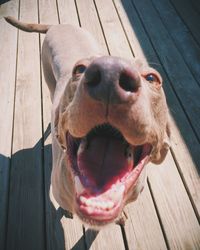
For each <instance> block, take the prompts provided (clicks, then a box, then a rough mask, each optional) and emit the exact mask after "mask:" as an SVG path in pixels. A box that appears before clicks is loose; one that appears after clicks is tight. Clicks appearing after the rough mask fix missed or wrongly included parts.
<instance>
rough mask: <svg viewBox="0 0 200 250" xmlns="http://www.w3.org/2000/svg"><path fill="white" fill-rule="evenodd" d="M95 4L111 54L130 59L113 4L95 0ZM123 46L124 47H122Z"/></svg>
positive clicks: (127, 45)
mask: <svg viewBox="0 0 200 250" xmlns="http://www.w3.org/2000/svg"><path fill="white" fill-rule="evenodd" d="M96 6H97V9H98V13H99V16H100V20H101V23H102V26H103V30H104V33H105V36H106V41H107V44H109V46H108V47H109V51H110V54H111V55H112V56H119V57H125V58H127V59H132V58H133V55H132V52H131V50H130V49H129V44H128V41H127V39H126V37H125V36H124V31H123V29H122V26H121V23H120V20H119V18H118V16H117V13H116V12H115V11H113V8H114V5H113V3H112V2H111V1H108V2H107V1H104V0H103V1H100V0H97V1H96ZM123 48H125V49H123Z"/></svg>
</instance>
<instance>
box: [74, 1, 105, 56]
mask: <svg viewBox="0 0 200 250" xmlns="http://www.w3.org/2000/svg"><path fill="white" fill-rule="evenodd" d="M76 2H77V8H78V13H79V18H80V22H81V27H83V28H84V29H86V30H87V31H89V32H90V33H91V34H92V35H93V36H94V37H95V39H96V41H97V42H98V44H99V45H100V46H101V48H102V52H103V54H104V55H107V54H108V48H107V46H106V42H105V39H104V35H103V31H102V28H101V24H100V22H99V19H98V14H97V12H96V8H95V4H94V3H93V2H92V1H91V0H85V1H84V2H83V1H82V0H77V1H76Z"/></svg>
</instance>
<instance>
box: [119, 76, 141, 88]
mask: <svg viewBox="0 0 200 250" xmlns="http://www.w3.org/2000/svg"><path fill="white" fill-rule="evenodd" d="M119 86H120V87H121V88H122V89H123V90H125V91H127V92H132V93H133V92H137V91H138V89H139V87H140V79H139V77H137V76H135V75H133V74H131V73H128V72H122V73H121V75H120V78H119Z"/></svg>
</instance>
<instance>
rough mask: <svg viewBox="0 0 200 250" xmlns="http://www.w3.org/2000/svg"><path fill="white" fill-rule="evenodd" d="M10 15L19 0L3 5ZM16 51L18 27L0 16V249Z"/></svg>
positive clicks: (2, 12) (0, 246) (2, 10)
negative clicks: (12, 25) (14, 26)
mask: <svg viewBox="0 0 200 250" xmlns="http://www.w3.org/2000/svg"><path fill="white" fill-rule="evenodd" d="M6 15H13V16H15V17H17V16H18V1H15V2H12V4H4V5H2V7H1V8H0V17H3V16H6ZM16 54H17V30H16V29H14V28H13V27H11V26H10V25H8V24H7V23H6V22H5V20H4V19H3V18H0V55H1V56H0V65H1V71H0V86H1V87H0V107H1V111H2V112H1V115H0V232H1V233H0V249H4V248H5V238H6V228H7V212H8V195H9V175H10V158H11V150H12V149H11V147H12V131H13V111H14V95H15V69H16Z"/></svg>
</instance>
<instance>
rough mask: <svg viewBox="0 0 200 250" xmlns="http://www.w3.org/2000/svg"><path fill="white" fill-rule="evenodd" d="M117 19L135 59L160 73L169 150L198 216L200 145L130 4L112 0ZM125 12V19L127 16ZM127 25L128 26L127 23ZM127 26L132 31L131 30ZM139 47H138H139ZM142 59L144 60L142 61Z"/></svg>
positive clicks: (199, 200) (199, 211) (199, 209)
mask: <svg viewBox="0 0 200 250" xmlns="http://www.w3.org/2000/svg"><path fill="white" fill-rule="evenodd" d="M115 4H116V6H117V9H118V12H119V15H120V17H121V18H122V19H123V25H124V29H125V32H126V33H127V36H128V38H129V40H130V44H131V46H132V49H133V50H134V53H135V55H136V57H138V58H141V59H142V60H144V61H145V60H148V62H150V64H151V63H152V62H153V64H152V65H153V67H156V68H157V69H158V71H159V72H160V73H161V75H162V77H163V80H164V89H165V92H166V95H167V101H168V104H169V109H170V111H171V113H172V119H171V130H172V137H171V148H172V152H173V155H174V158H175V159H176V162H177V165H178V168H179V171H180V173H181V174H182V178H183V180H184V182H185V185H186V187H187V189H188V192H189V195H190V196H191V200H192V201H193V203H194V207H195V210H196V213H197V215H198V216H199V215H200V193H199V191H198V190H199V189H200V181H199V171H200V169H199V166H200V155H199V147H200V144H199V142H198V140H197V138H196V136H195V134H194V132H193V130H192V128H191V126H190V123H189V122H188V120H187V118H186V116H185V113H184V111H183V109H182V107H181V105H180V103H179V101H178V100H177V97H176V95H175V93H174V91H173V89H172V87H171V85H170V82H169V79H168V77H167V75H166V72H165V71H164V69H163V67H162V66H161V64H160V61H159V59H158V57H157V55H156V51H155V50H154V48H153V47H152V44H151V42H150V39H149V37H148V36H147V34H146V32H145V30H144V28H143V26H142V23H141V21H140V19H139V18H138V16H137V12H136V11H135V9H134V8H133V5H132V4H131V2H130V1H126V2H123V6H122V3H121V1H120V0H115ZM126 12H128V16H127V13H126ZM129 23H130V24H129ZM131 26H132V27H133V28H131ZM140 45H141V47H140ZM145 56H146V58H145Z"/></svg>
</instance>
